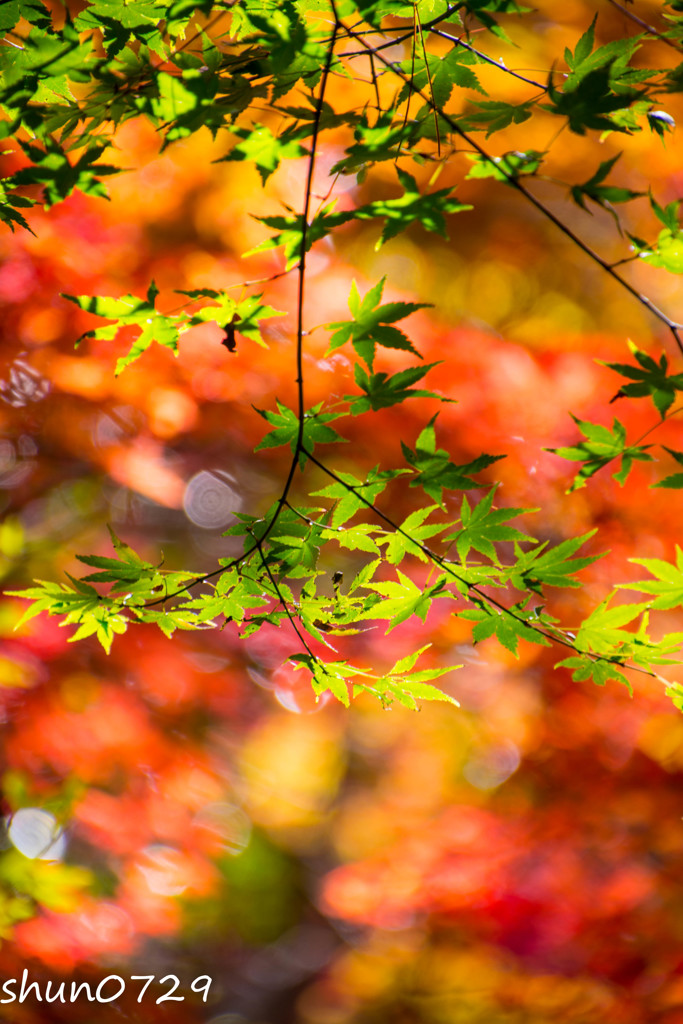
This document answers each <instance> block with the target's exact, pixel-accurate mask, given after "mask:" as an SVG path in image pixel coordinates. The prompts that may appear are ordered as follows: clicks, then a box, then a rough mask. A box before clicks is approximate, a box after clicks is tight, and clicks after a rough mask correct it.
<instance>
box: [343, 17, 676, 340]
mask: <svg viewBox="0 0 683 1024" xmlns="http://www.w3.org/2000/svg"><path fill="white" fill-rule="evenodd" d="M347 31H349V32H350V33H351V35H353V37H354V39H358V41H359V42H360V43H361V45H363V46H365V48H366V50H369V49H371V47H370V46H369V44H366V43H365V40H364V39H363V38H362V36H359V35H358V34H357V33H355V32H351V30H350V29H348V30H347ZM373 52H374V53H375V56H376V57H377V58H378V60H380V61H381V62H382V63H383V64H384V65H385V66H386V67H387V68H390V69H391V70H392V71H393V72H394V74H395V75H396V76H397V77H398V78H400V79H401V81H403V82H405V83H406V85H407V86H408V87H409V89H410V90H411V91H412V92H414V93H416V94H417V95H418V96H420V98H421V99H422V100H424V102H425V103H426V104H427V106H429V107H430V109H432V110H436V111H437V113H438V115H439V117H441V118H442V119H443V120H444V121H445V122H446V124H447V125H448V126H449V127H450V128H451V129H452V130H453V131H454V132H455V134H456V135H458V136H460V138H461V139H463V140H464V141H465V142H466V143H467V144H468V145H469V146H472V148H473V149H475V150H476V151H477V153H479V155H480V156H482V157H484V159H485V160H489V161H491V162H493V158H492V157H491V154H490V153H489V152H488V151H487V150H486V149H485V148H484V147H483V146H482V145H481V144H480V143H479V142H477V141H476V139H474V138H473V137H472V136H471V135H469V134H468V133H467V132H466V131H465V130H464V129H463V128H461V127H460V125H459V124H458V122H457V121H456V120H455V118H453V117H451V116H450V115H449V114H447V113H445V111H443V110H439V109H438V107H437V106H436V104H435V103H434V101H433V99H432V98H431V97H430V96H428V95H427V94H426V93H425V92H424V91H423V90H422V89H419V88H418V87H417V86H416V85H415V83H414V82H412V81H411V80H410V78H409V77H408V76H407V75H406V74H404V72H403V70H402V69H401V68H400V67H399V65H398V64H395V63H393V62H392V61H390V60H387V59H386V57H384V56H383V55H382V54H381V53H377V50H374V51H373ZM497 167H498V170H499V172H500V173H501V174H502V175H503V177H504V178H505V180H506V182H507V184H508V185H511V186H512V187H513V188H514V189H516V190H517V192H519V193H520V195H522V196H524V198H525V199H526V200H527V202H529V203H531V205H532V206H534V207H535V208H536V209H537V210H538V211H539V212H540V213H542V214H543V216H544V217H545V218H546V219H547V220H549V221H551V223H553V224H554V225H555V227H557V228H558V229H559V230H560V231H561V232H562V234H563V235H565V236H566V237H567V238H569V239H570V240H571V241H572V242H573V243H574V244H575V245H576V246H577V247H578V248H579V249H581V250H582V252H585V253H586V255H587V256H588V257H589V258H590V259H591V260H593V262H594V263H597V265H598V266H600V267H602V269H603V270H604V271H605V273H606V274H609V276H610V277H611V278H612V279H613V280H615V281H617V282H618V284H620V285H621V287H622V288H624V289H625V290H626V291H627V292H628V293H629V294H630V295H632V296H633V298H635V299H636V300H637V301H638V302H639V303H640V304H641V305H642V306H644V307H645V308H646V309H649V311H650V312H651V313H652V314H653V316H655V317H656V318H657V320H659V321H660V323H663V324H665V326H666V327H668V328H669V330H670V332H671V334H672V336H673V338H674V341H675V342H676V345H677V346H678V348H679V350H680V351H681V353H683V338H682V337H681V334H680V331H681V330H683V324H681V323H678V322H677V321H676V320H672V319H671V317H669V316H667V314H666V313H664V312H663V311H662V310H661V309H659V307H658V306H656V305H655V304H654V302H653V301H652V300H651V299H649V298H648V297H647V295H643V294H642V292H639V291H638V289H637V288H635V287H634V285H632V284H630V282H629V281H627V280H626V279H625V278H623V277H622V276H621V275H620V274H618V273H617V272H616V270H614V268H613V266H612V264H611V263H609V262H608V261H607V260H606V259H605V258H604V257H603V256H601V255H600V254H599V253H597V252H596V251H595V250H594V249H592V248H591V246H590V245H588V243H587V242H584V240H583V239H582V238H581V237H580V236H579V235H577V234H576V232H574V231H573V230H572V229H571V228H570V227H569V226H568V225H567V224H565V222H564V221H563V220H562V218H561V217H558V215H557V214H556V213H553V211H552V210H551V209H549V207H547V206H546V205H545V203H542V202H541V200H540V199H537V198H536V196H535V195H534V194H533V192H530V191H529V190H528V189H527V188H525V186H524V185H522V184H521V182H520V181H519V179H518V178H516V177H515V176H514V175H513V174H510V173H509V172H508V171H507V170H506V169H505V168H504V167H503V165H502V163H501V164H498V165H497Z"/></svg>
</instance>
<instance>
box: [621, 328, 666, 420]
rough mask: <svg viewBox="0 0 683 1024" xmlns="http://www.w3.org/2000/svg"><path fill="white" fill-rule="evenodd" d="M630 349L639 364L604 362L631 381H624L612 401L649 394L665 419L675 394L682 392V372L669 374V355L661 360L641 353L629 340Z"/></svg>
mask: <svg viewBox="0 0 683 1024" xmlns="http://www.w3.org/2000/svg"><path fill="white" fill-rule="evenodd" d="M629 348H630V349H631V352H632V353H633V355H634V356H635V358H636V361H637V362H638V363H639V364H640V365H639V366H632V365H629V364H628V363H603V364H602V365H603V366H608V367H609V368H610V370H614V371H615V372H616V373H620V374H621V375H622V377H626V378H627V379H628V380H629V381H631V382H632V383H629V384H622V386H621V387H620V388H619V391H618V392H617V393H616V395H615V396H614V398H613V399H612V401H614V400H615V399H617V398H621V397H622V396H623V397H626V398H642V397H645V396H647V395H649V396H650V397H651V398H652V401H653V402H654V404H655V407H656V409H657V411H658V413H659V415H660V416H661V417H662V419H664V417H665V415H666V413H667V411H668V409H670V408H671V406H672V405H673V403H674V400H675V397H676V393H677V392H678V391H683V373H672V374H669V375H667V372H666V371H667V369H668V367H669V361H668V359H667V357H666V355H664V354H662V355H661V356H660V359H659V362H658V363H657V362H656V360H654V359H653V358H652V356H649V355H648V354H647V353H646V352H641V351H640V349H638V348H637V347H636V346H635V345H634V344H633V343H631V342H629Z"/></svg>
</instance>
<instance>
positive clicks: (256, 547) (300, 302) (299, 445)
mask: <svg viewBox="0 0 683 1024" xmlns="http://www.w3.org/2000/svg"><path fill="white" fill-rule="evenodd" d="M339 24H340V23H339V20H338V19H337V18H336V15H335V24H334V28H333V31H332V37H331V39H330V42H329V46H328V50H327V57H326V59H325V67H324V70H323V74H322V78H321V81H320V89H319V92H318V98H317V101H316V106H315V114H314V121H313V135H312V140H311V151H310V154H309V157H308V172H307V174H306V191H305V196H304V209H303V215H302V223H301V250H300V256H299V263H298V270H299V287H298V296H297V328H296V368H297V380H296V384H297V392H298V419H299V430H298V435H297V441H296V448H295V451H294V454H293V456H292V461H291V463H290V466H289V471H288V473H287V479H286V480H285V483H284V487H283V488H282V492H281V494H280V497H279V498H278V502H277V507H276V509H275V512H274V513H273V518H272V519H271V520H270V522H269V523H268V525H267V527H266V529H265V530H264V532H263V535H262V536H261V537H260V538H259V540H258V541H257V542H256V543H254V544H252V545H251V546H250V547H248V548H247V549H246V551H245V552H244V554H242V555H240V556H239V557H238V558H235V559H233V560H232V562H229V563H228V564H227V565H223V566H221V567H220V568H219V569H213V570H212V571H211V572H207V573H204V574H203V575H202V576H198V577H197V579H196V580H193V581H192V582H191V583H188V584H187V585H186V586H184V587H181V588H180V589H179V590H176V591H175V592H174V593H173V594H168V595H166V596H164V597H160V598H157V599H156V600H155V601H149V602H147V603H146V604H145V605H143V607H144V608H153V607H154V605H157V604H163V603H164V602H165V601H170V600H171V599H172V598H174V597H179V596H180V594H184V593H186V592H187V591H188V590H191V589H192V587H195V586H197V585H198V584H200V583H205V582H206V581H207V580H210V579H212V578H213V577H214V576H218V575H220V574H221V573H223V572H227V571H228V570H230V569H236V568H238V567H239V565H240V563H241V562H243V561H244V560H245V559H247V558H249V557H250V555H253V553H254V552H255V551H259V552H260V545H261V544H263V541H264V540H265V539H266V537H267V536H268V534H269V533H270V532H271V531H272V530H273V527H274V526H275V524H276V522H277V520H278V519H279V517H280V514H281V512H282V509H283V508H284V507H285V505H286V504H287V496H288V495H289V491H290V489H291V486H292V482H293V480H294V474H295V473H296V467H297V464H298V462H299V456H300V455H301V453H302V452H303V451H304V446H303V439H304V414H305V404H304V378H303V340H304V286H305V275H306V243H307V239H308V216H309V212H310V207H311V190H312V184H313V173H314V171H315V158H316V153H317V142H318V135H319V133H320V121H321V118H322V111H323V103H324V100H325V89H326V87H327V81H328V78H329V75H330V68H331V67H332V60H333V57H334V46H335V43H336V40H337V32H338V30H339Z"/></svg>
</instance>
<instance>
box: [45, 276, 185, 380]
mask: <svg viewBox="0 0 683 1024" xmlns="http://www.w3.org/2000/svg"><path fill="white" fill-rule="evenodd" d="M158 294H159V290H158V288H157V286H156V285H155V283H154V281H152V283H151V284H150V286H149V288H148V290H147V297H146V298H145V299H141V298H138V297H137V296H136V295H124V296H123V297H122V298H120V299H111V298H107V297H105V296H97V295H63V298H65V299H68V300H69V302H75V304H76V305H77V306H80V308H81V309H84V310H86V311H87V312H88V313H94V314H95V316H101V317H104V318H105V319H107V320H114V321H115V322H114V323H113V324H108V325H107V326H106V327H97V328H96V329H95V330H93V331H86V332H85V334H83V335H81V337H80V338H79V339H78V342H77V343H76V344H79V343H80V342H81V341H82V340H83V338H104V339H106V340H108V341H109V340H111V339H112V338H115V337H116V335H117V334H118V332H119V331H120V330H121V328H122V327H129V326H134V327H136V328H138V329H139V333H138V336H137V338H136V339H135V341H134V342H133V344H132V345H131V347H130V349H129V351H128V353H127V355H125V356H121V358H120V359H119V360H118V362H117V363H116V369H115V371H114V373H115V374H116V375H118V374H119V373H121V372H122V371H123V370H125V368H126V367H127V366H129V365H130V364H131V363H132V362H134V361H135V360H136V359H139V358H140V356H141V355H142V353H143V352H145V351H146V350H147V349H148V348H149V346H150V345H151V344H152V342H153V341H156V342H158V344H159V345H162V346H163V347H164V348H168V349H170V350H171V351H172V352H173V353H174V354H177V352H178V333H179V329H180V328H181V327H182V326H185V318H184V317H181V316H164V315H163V314H161V313H158V312H157V310H156V309H155V307H154V301H155V299H156V297H157V295H158Z"/></svg>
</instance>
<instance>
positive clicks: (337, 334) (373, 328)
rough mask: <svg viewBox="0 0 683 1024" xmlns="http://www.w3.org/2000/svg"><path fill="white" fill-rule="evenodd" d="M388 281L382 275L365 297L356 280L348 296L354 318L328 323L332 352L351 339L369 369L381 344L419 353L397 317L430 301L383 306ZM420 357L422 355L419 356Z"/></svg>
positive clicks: (400, 318) (401, 316) (404, 315)
mask: <svg viewBox="0 0 683 1024" xmlns="http://www.w3.org/2000/svg"><path fill="white" fill-rule="evenodd" d="M385 281H386V277H383V278H382V280H381V281H379V282H378V283H377V284H376V285H374V287H372V288H371V289H370V290H369V291H368V292H366V294H365V296H364V297H363V298H362V299H361V297H360V293H359V291H358V287H357V285H356V282H355V281H354V282H353V283H352V285H351V294H350V295H349V309H350V310H351V313H352V315H353V320H337V321H335V322H334V323H331V324H326V326H327V327H328V328H329V329H330V330H334V334H333V335H332V337H331V338H330V347H329V349H328V352H332V351H334V349H337V348H340V347H341V346H342V345H345V344H346V342H347V341H350V342H351V344H352V345H353V347H354V348H355V350H356V352H357V353H358V355H359V356H360V357H361V359H363V360H364V361H365V362H366V364H367V366H368V369H369V370H370V371H372V368H373V364H374V361H375V352H376V350H377V346H378V345H382V346H384V347H385V348H398V349H404V350H406V351H410V352H413V353H414V354H415V355H416V356H420V353H419V352H418V351H417V349H416V348H415V347H414V346H413V344H412V342H411V341H410V339H409V338H408V337H407V335H405V334H404V333H403V331H402V330H400V328H398V327H394V326H393V324H394V323H395V322H396V321H397V320H403V319H404V317H407V316H409V315H410V314H411V313H414V312H415V311H416V310H418V309H424V308H425V307H426V306H429V305H430V303H428V302H387V303H385V304H384V305H379V301H380V299H381V298H382V292H383V290H384V284H385ZM420 358H422V357H421V356H420Z"/></svg>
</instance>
